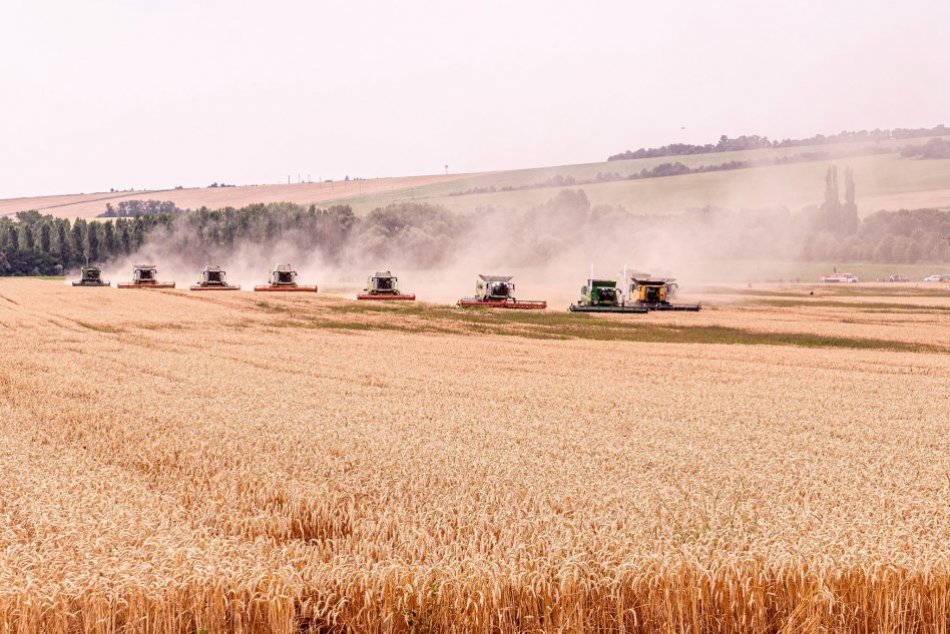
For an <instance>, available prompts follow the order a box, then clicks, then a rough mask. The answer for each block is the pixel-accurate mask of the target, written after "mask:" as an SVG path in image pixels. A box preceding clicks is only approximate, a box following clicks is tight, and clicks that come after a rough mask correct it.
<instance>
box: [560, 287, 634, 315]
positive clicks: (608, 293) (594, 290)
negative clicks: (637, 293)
mask: <svg viewBox="0 0 950 634" xmlns="http://www.w3.org/2000/svg"><path fill="white" fill-rule="evenodd" d="M568 310H570V311H571V312H574V313H645V312H648V311H647V309H646V308H643V307H641V306H632V305H627V304H625V303H624V301H623V293H622V292H621V289H620V288H619V287H618V286H617V282H615V281H614V280H595V279H589V280H587V284H585V285H584V286H582V287H581V299H580V301H579V302H577V303H576V304H571V305H570V307H569V308H568Z"/></svg>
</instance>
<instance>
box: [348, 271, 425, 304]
mask: <svg viewBox="0 0 950 634" xmlns="http://www.w3.org/2000/svg"><path fill="white" fill-rule="evenodd" d="M415 298H416V296H415V295H410V294H406V293H402V292H400V290H399V278H397V277H396V276H395V275H393V274H392V273H390V272H389V271H376V273H374V274H373V275H371V276H370V278H369V280H367V282H366V288H364V289H363V292H362V293H360V294H359V295H357V296H356V299H381V300H386V299H402V300H410V301H411V300H414V299H415Z"/></svg>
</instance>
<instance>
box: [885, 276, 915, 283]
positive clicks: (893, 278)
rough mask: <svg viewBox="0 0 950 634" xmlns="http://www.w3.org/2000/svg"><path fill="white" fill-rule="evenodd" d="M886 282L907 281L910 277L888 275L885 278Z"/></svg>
mask: <svg viewBox="0 0 950 634" xmlns="http://www.w3.org/2000/svg"><path fill="white" fill-rule="evenodd" d="M887 281H888V282H909V281H910V278H909V277H907V276H906V275H890V276H888V278H887Z"/></svg>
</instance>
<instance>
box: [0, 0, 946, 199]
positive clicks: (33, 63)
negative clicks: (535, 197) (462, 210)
mask: <svg viewBox="0 0 950 634" xmlns="http://www.w3.org/2000/svg"><path fill="white" fill-rule="evenodd" d="M948 51H950V2H948V1H947V0H939V1H938V0H905V1H902V2H894V1H888V2H883V1H878V0H862V1H850V0H849V1H840V2H829V1H827V0H806V1H797V2H768V1H764V0H758V1H749V2H746V1H736V2H715V1H699V0H697V1H692V0H681V1H679V2H659V1H657V0H651V1H650V2H632V1H617V2H580V1H578V0H575V1H573V2H560V1H540V0H539V1H530V2H500V1H499V2H471V1H468V2H464V1H460V2H453V1H448V0H443V1H440V2H412V3H409V2H406V3H398V2H361V1H354V0H349V1H339V2H337V1H325V2H317V1H299V2H295V1H268V2H263V1H260V2H254V1H247V2H224V1H221V2H215V1H210V0H163V1H145V0H121V1H120V0H87V1H81V0H62V1H52V0H50V1H45V2H44V1H42V0H38V1H20V0H0V78H2V80H0V91H2V92H0V98H2V104H3V107H2V111H0V113H2V116H0V197H11V196H20V195H38V194H57V193H77V192H91V191H102V190H108V189H109V188H110V187H115V188H117V189H125V188H128V187H135V188H136V189H139V188H165V187H174V186H176V185H183V186H186V187H189V186H204V185H208V184H210V183H211V182H213V181H219V182H221V181H223V182H227V183H234V184H250V183H276V182H286V180H287V176H288V175H289V174H292V175H293V178H294V179H295V180H296V178H297V174H302V175H303V177H304V178H306V177H307V175H308V174H309V175H311V177H312V178H313V179H314V180H316V179H317V178H318V177H320V178H324V179H326V178H342V177H343V176H344V175H346V174H349V175H351V176H363V177H374V176H395V175H409V174H426V173H440V172H442V171H443V165H444V164H448V165H449V169H450V171H453V172H462V171H482V170H493V169H509V168H518V167H533V166H540V165H556V164H565V163H583V162H594V161H601V160H604V159H605V158H606V157H607V155H609V154H614V153H617V152H620V151H622V150H625V149H636V148H637V147H641V146H655V145H663V144H666V143H670V142H694V143H705V142H710V141H714V140H715V139H717V138H718V137H719V135H720V134H728V135H730V136H737V135H740V134H765V135H767V136H769V137H771V138H784V137H798V136H811V135H812V134H814V133H818V132H821V133H834V132H838V131H841V130H843V129H861V128H876V127H881V128H889V127H923V126H928V127H929V126H932V125H936V124H938V123H945V124H948V125H950V59H948V57H950V55H948ZM682 128H685V129H682Z"/></svg>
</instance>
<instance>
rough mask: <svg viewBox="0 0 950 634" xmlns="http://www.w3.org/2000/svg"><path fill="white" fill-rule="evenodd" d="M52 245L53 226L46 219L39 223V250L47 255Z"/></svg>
mask: <svg viewBox="0 0 950 634" xmlns="http://www.w3.org/2000/svg"><path fill="white" fill-rule="evenodd" d="M52 246H53V227H52V226H51V225H50V223H49V222H48V221H44V222H43V223H42V224H41V225H40V252H41V253H43V254H44V255H49V252H50V250H51V249H52Z"/></svg>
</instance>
